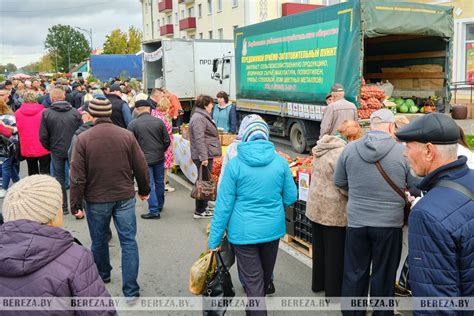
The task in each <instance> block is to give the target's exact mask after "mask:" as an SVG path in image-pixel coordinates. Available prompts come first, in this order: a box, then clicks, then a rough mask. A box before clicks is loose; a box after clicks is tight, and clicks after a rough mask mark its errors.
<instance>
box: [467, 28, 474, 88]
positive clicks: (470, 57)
mask: <svg viewBox="0 0 474 316" xmlns="http://www.w3.org/2000/svg"><path fill="white" fill-rule="evenodd" d="M465 45H466V81H474V24H467V25H466V39H465Z"/></svg>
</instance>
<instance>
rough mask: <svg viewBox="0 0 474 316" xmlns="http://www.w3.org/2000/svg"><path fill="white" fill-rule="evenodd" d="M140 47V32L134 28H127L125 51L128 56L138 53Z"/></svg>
mask: <svg viewBox="0 0 474 316" xmlns="http://www.w3.org/2000/svg"><path fill="white" fill-rule="evenodd" d="M141 45H142V32H140V31H139V30H138V29H137V28H136V27H134V26H130V27H129V28H128V42H127V49H128V53H129V54H136V53H137V52H139V51H140V49H141Z"/></svg>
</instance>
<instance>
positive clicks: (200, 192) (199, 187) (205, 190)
mask: <svg viewBox="0 0 474 316" xmlns="http://www.w3.org/2000/svg"><path fill="white" fill-rule="evenodd" d="M203 171H204V168H203V166H200V167H199V175H198V178H197V180H196V182H195V183H194V187H193V190H192V191H191V197H192V198H193V199H195V200H200V201H215V200H216V195H217V185H216V183H215V182H214V181H212V179H211V175H210V174H209V169H208V168H207V167H206V171H207V174H208V177H207V178H208V179H209V180H203V179H202V176H203Z"/></svg>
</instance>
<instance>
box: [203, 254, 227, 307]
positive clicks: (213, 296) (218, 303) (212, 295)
mask: <svg viewBox="0 0 474 316" xmlns="http://www.w3.org/2000/svg"><path fill="white" fill-rule="evenodd" d="M217 257H218V258H219V265H218V266H217V267H216V269H215V270H214V271H215V272H214V275H213V276H212V278H211V279H210V280H209V281H208V282H207V283H206V290H205V291H204V294H203V315H204V316H222V315H224V314H225V312H226V309H227V308H226V306H228V305H229V304H230V303H231V302H232V298H233V297H234V296H235V290H234V285H233V284H232V278H231V276H230V273H229V270H228V269H227V267H226V266H225V264H224V260H222V256H221V253H220V251H218V252H217Z"/></svg>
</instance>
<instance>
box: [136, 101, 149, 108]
mask: <svg viewBox="0 0 474 316" xmlns="http://www.w3.org/2000/svg"><path fill="white" fill-rule="evenodd" d="M141 107H150V108H151V103H150V102H148V100H138V101H136V102H135V108H141Z"/></svg>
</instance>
